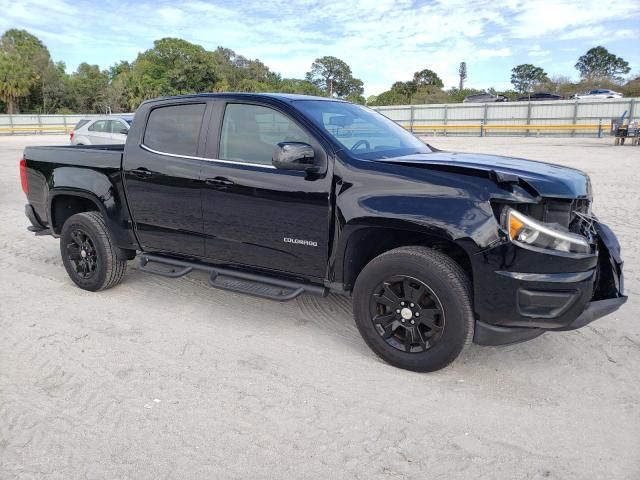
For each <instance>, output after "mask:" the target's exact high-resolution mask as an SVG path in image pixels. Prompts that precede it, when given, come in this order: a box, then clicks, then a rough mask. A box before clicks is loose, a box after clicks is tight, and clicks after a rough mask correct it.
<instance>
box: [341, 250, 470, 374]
mask: <svg viewBox="0 0 640 480" xmlns="http://www.w3.org/2000/svg"><path fill="white" fill-rule="evenodd" d="M353 310H354V316H355V320H356V325H357V326H358V330H359V331H360V334H361V335H362V337H363V338H364V340H365V342H366V343H367V345H369V347H370V348H371V349H372V350H373V351H374V352H375V353H376V354H377V355H378V356H379V357H381V358H382V359H383V360H385V361H386V362H388V363H390V364H391V365H394V366H396V367H400V368H404V369H407V370H413V371H417V372H431V371H434V370H439V369H441V368H444V367H445V366H447V365H448V364H449V363H451V362H452V361H453V360H455V359H456V357H458V355H459V354H460V353H461V352H462V350H463V348H464V347H465V346H466V345H468V344H470V343H471V341H472V339H473V327H474V316H473V310H472V306H471V287H470V284H469V279H468V277H467V275H466V274H465V272H464V271H463V270H462V268H460V266H459V265H458V264H457V263H456V262H454V261H453V260H452V259H451V258H450V257H448V256H447V255H445V254H443V253H440V252H437V251H435V250H432V249H429V248H425V247H401V248H396V249H394V250H391V251H389V252H386V253H383V254H382V255H380V256H378V257H376V258H374V259H373V260H372V261H371V262H369V264H367V265H366V266H365V267H364V269H363V270H362V272H361V273H360V275H359V276H358V279H357V281H356V285H355V288H354V291H353Z"/></svg>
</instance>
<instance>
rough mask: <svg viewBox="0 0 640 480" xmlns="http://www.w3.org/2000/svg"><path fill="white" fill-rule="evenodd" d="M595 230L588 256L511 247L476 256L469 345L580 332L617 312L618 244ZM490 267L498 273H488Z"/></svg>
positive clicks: (620, 285)
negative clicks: (473, 322)
mask: <svg viewBox="0 0 640 480" xmlns="http://www.w3.org/2000/svg"><path fill="white" fill-rule="evenodd" d="M597 231H598V248H597V252H596V253H594V254H593V255H582V256H575V255H557V254H546V253H540V252H533V251H529V250H525V249H522V248H520V247H518V246H516V245H513V244H503V245H501V246H499V247H496V248H495V249H492V250H491V251H489V252H483V253H482V254H480V255H482V256H483V257H482V260H483V261H482V263H481V264H480V265H479V269H480V271H481V272H484V273H483V275H484V277H485V278H484V279H478V278H477V277H476V278H475V280H476V282H474V284H475V285H474V294H475V305H474V306H475V310H476V315H477V321H476V333H475V336H474V342H475V343H477V344H479V345H506V344H511V343H518V342H522V341H525V340H529V339H531V338H535V337H537V336H539V335H541V334H542V333H544V332H546V331H566V330H574V329H577V328H581V327H583V326H585V325H587V324H589V323H591V322H593V321H594V320H597V319H599V318H602V317H604V316H606V315H609V314H610V313H613V312H615V311H616V310H618V309H619V308H620V307H621V306H622V305H623V304H624V303H625V302H626V301H627V297H626V296H625V295H624V280H623V274H622V260H621V258H620V245H619V244H618V240H617V238H616V237H615V235H614V234H613V233H612V232H611V230H610V229H609V228H608V227H607V226H606V225H603V224H598V225H597ZM492 265H493V266H498V267H499V268H496V269H491V270H489V269H490V267H491V266H492ZM541 271H542V272H544V273H540V272H541ZM566 272H575V273H566ZM474 277H475V273H474Z"/></svg>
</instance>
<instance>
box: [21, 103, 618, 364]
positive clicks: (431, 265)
mask: <svg viewBox="0 0 640 480" xmlns="http://www.w3.org/2000/svg"><path fill="white" fill-rule="evenodd" d="M20 170H21V179H22V186H23V189H24V191H25V193H26V194H27V199H28V203H27V205H26V215H27V217H28V218H29V220H30V221H31V226H30V227H29V230H31V231H32V232H35V233H36V234H37V235H42V234H50V235H53V236H54V237H59V238H60V251H61V255H62V259H63V263H64V266H65V268H66V270H67V272H68V274H69V276H70V277H71V279H72V280H73V281H74V282H75V283H76V284H77V285H78V286H79V287H80V288H83V289H86V290H91V291H98V290H102V289H106V288H109V287H113V286H114V285H116V284H118V283H119V282H120V281H121V280H122V279H123V276H124V273H125V270H126V267H127V262H128V261H130V260H133V259H134V258H135V257H139V262H140V263H139V269H140V270H142V271H146V272H150V273H154V274H159V275H165V276H169V277H180V276H182V275H187V274H189V273H190V272H192V271H193V270H201V271H205V272H208V273H209V274H210V277H209V278H210V280H209V281H210V284H211V285H212V286H213V287H217V288H222V289H226V290H232V291H235V292H242V293H246V294H251V295H256V296H260V297H264V298H267V299H271V300H281V301H282V300H290V299H293V298H295V297H297V296H298V295H300V294H303V293H306V294H317V295H326V294H327V293H328V292H335V293H337V294H342V295H348V296H350V297H351V298H352V303H353V311H354V317H355V321H356V325H357V327H358V329H359V331H360V333H361V334H362V336H363V338H364V340H365V341H366V343H367V344H368V345H369V346H370V347H371V349H372V350H373V351H374V352H375V353H376V354H378V355H379V356H380V357H381V358H383V359H384V360H386V361H387V362H389V363H391V364H393V365H396V366H398V367H401V368H406V369H410V370H415V371H433V370H437V369H440V368H443V367H444V366H446V365H447V364H449V363H450V362H452V361H453V360H454V359H455V358H456V357H457V356H458V355H459V354H460V352H461V351H462V350H463V348H464V347H465V346H466V345H468V344H469V343H471V342H472V341H473V342H476V343H478V344H481V345H501V344H509V343H515V342H520V341H524V340H528V339H532V338H534V337H536V336H539V335H540V334H542V333H544V332H558V331H564V330H571V329H575V328H579V327H581V326H583V325H586V324H587V323H589V322H591V321H593V320H595V319H597V318H599V317H602V316H604V315H606V314H609V313H611V312H613V311H615V310H617V309H618V308H619V307H620V306H621V305H622V304H623V303H624V302H625V300H626V297H625V295H624V291H623V277H622V259H621V258H620V247H619V244H618V241H617V240H616V237H615V235H614V234H613V233H612V231H611V230H610V229H609V228H608V227H607V226H606V225H605V224H604V223H601V222H600V221H599V220H598V219H597V218H596V217H595V216H594V215H593V213H592V211H591V206H592V189H591V184H590V181H589V178H588V176H587V175H586V174H584V173H582V172H581V171H579V170H575V169H572V168H567V167H563V166H558V165H551V164H547V163H542V162H537V161H531V160H524V159H516V158H508V157H497V156H492V155H476V154H462V153H451V152H445V151H441V150H438V149H436V148H434V147H431V146H429V145H427V144H425V143H423V142H422V141H420V140H419V139H418V138H416V137H414V136H413V135H412V134H410V133H409V132H407V131H406V130H404V129H403V128H402V127H400V126H399V125H397V124H396V123H394V122H392V121H391V120H389V119H387V118H386V117H384V116H382V115H381V114H379V113H377V112H375V111H372V110H370V109H368V108H365V107H362V106H359V105H354V104H351V103H348V102H344V101H341V100H336V99H329V98H321V97H308V96H300V95H284V94H239V93H228V94H198V95H187V96H180V97H171V98H161V99H157V100H151V101H146V102H144V103H143V104H142V105H141V106H140V108H139V109H138V111H137V113H136V115H135V119H134V121H133V125H132V127H131V130H130V131H129V133H128V136H127V141H126V144H125V145H124V146H122V145H96V146H64V147H58V146H56V147H27V148H26V150H25V151H24V158H23V159H22V160H21V161H20Z"/></svg>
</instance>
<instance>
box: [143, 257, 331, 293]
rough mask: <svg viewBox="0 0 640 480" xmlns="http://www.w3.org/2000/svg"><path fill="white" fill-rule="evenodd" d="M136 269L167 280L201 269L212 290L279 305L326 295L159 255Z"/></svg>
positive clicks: (315, 288) (311, 288) (307, 286)
mask: <svg viewBox="0 0 640 480" xmlns="http://www.w3.org/2000/svg"><path fill="white" fill-rule="evenodd" d="M139 269H140V270H141V271H143V272H147V273H153V274H156V275H163V276H165V277H170V278H178V277H182V276H184V275H186V274H188V273H190V272H192V271H193V270H201V271H204V272H207V273H209V275H210V276H209V284H210V285H211V286H212V287H215V288H220V289H222V290H229V291H232V292H238V293H245V294H247V295H252V296H254V297H260V298H268V299H270V300H277V301H279V302H284V301H286V300H292V299H294V298H296V297H297V296H298V295H300V294H301V293H304V292H307V293H312V294H314V295H320V296H323V297H324V296H326V295H327V293H328V290H327V288H326V287H323V286H321V285H314V284H311V283H304V282H296V281H293V280H285V279H281V278H276V277H270V276H267V275H262V274H258V273H251V272H244V271H241V270H234V269H231V268H226V267H218V266H215V265H207V264H203V263H197V262H189V261H186V260H178V259H176V258H167V257H162V256H160V255H151V254H143V255H141V256H140V266H139Z"/></svg>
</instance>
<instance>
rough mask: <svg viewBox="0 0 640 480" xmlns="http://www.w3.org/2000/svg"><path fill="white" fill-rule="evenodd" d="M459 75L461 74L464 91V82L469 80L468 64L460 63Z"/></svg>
mask: <svg viewBox="0 0 640 480" xmlns="http://www.w3.org/2000/svg"><path fill="white" fill-rule="evenodd" d="M458 73H459V74H460V88H459V90H460V91H462V89H463V88H464V81H465V80H466V79H467V62H460V68H458Z"/></svg>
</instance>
